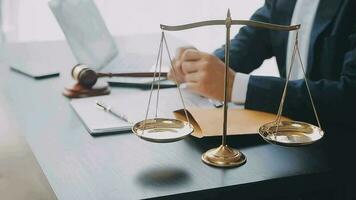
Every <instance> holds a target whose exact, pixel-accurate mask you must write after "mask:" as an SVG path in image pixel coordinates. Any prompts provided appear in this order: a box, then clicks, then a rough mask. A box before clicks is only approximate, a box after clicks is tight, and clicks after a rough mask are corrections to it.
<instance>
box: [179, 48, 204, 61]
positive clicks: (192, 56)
mask: <svg viewBox="0 0 356 200" xmlns="http://www.w3.org/2000/svg"><path fill="white" fill-rule="evenodd" d="M200 58H201V54H200V52H199V51H198V50H196V49H187V50H185V51H184V53H183V54H182V57H181V60H183V61H196V60H199V59H200Z"/></svg>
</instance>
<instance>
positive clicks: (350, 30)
mask: <svg viewBox="0 0 356 200" xmlns="http://www.w3.org/2000/svg"><path fill="white" fill-rule="evenodd" d="M295 2H296V1H295V0H288V1H286V0H266V2H265V5H264V6H263V7H262V8H260V9H258V10H257V11H256V12H255V13H254V14H253V16H252V17H251V19H252V20H258V21H263V22H269V23H275V24H283V25H289V24H290V22H291V18H292V15H293V10H294V6H295ZM287 41H288V32H281V31H271V30H266V29H259V28H254V27H247V26H245V27H243V28H241V29H240V31H239V33H238V34H237V35H236V36H235V37H234V38H233V39H232V40H231V53H230V55H231V57H230V60H231V61H230V62H231V64H230V67H231V68H232V69H234V70H235V71H237V72H243V73H250V72H251V71H253V70H254V69H256V68H258V67H259V66H260V65H261V64H262V62H263V61H264V60H265V59H268V58H271V57H273V56H275V57H276V60H277V64H278V68H279V71H280V74H281V77H282V78H275V77H267V76H251V77H250V80H249V83H248V91H247V96H246V103H245V107H246V108H247V109H255V110H261V111H267V112H273V113H276V112H277V109H278V106H279V103H280V100H281V95H282V91H283V87H284V84H285V79H284V78H285V77H286V48H287ZM355 47H356V1H353V0H320V4H319V7H318V10H317V13H316V17H315V21H314V24H313V29H312V33H311V38H310V46H309V55H308V63H306V64H305V65H307V78H308V80H309V81H308V83H309V86H310V89H311V93H312V96H313V98H314V102H315V104H316V109H317V112H318V114H319V117H320V118H321V125H322V126H323V125H324V128H325V126H328V125H335V124H336V125H340V124H343V123H347V124H350V123H352V122H356V118H355V117H354V116H355V112H356V48H355ZM215 55H216V56H218V57H219V58H220V59H222V60H224V49H223V48H221V49H217V50H216V51H215ZM284 108H285V109H284V113H283V115H285V116H289V117H291V118H293V119H296V120H302V121H307V122H312V123H315V117H314V114H313V112H312V107H311V103H310V100H309V97H308V93H307V90H306V86H305V82H304V81H303V80H296V81H291V82H290V83H289V86H288V94H287V97H286V102H285V107H284Z"/></svg>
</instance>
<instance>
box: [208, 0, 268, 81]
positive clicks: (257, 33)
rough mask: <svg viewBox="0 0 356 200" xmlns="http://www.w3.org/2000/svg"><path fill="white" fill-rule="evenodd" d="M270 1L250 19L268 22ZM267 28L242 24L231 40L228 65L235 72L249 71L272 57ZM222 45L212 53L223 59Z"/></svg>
mask: <svg viewBox="0 0 356 200" xmlns="http://www.w3.org/2000/svg"><path fill="white" fill-rule="evenodd" d="M271 4H272V3H271V1H269V0H266V1H265V4H264V6H263V7H261V8H260V9H258V10H257V11H256V12H255V13H254V14H253V15H252V17H251V20H256V21H262V22H270V14H271V7H272V5H271ZM268 38H269V30H267V29H261V28H255V27H251V26H244V27H242V28H241V29H240V31H239V33H238V34H237V35H236V36H235V37H234V38H233V39H232V40H231V48H230V67H231V68H232V69H233V70H235V71H236V72H241V73H247V74H248V73H250V72H252V71H253V70H254V69H256V68H258V67H259V66H260V65H261V64H262V62H263V61H264V60H265V59H268V58H271V57H272V51H271V49H272V48H271V44H270V42H269V39H268ZM224 48H225V47H224V46H223V47H221V48H219V49H217V50H215V52H214V54H215V55H216V56H217V57H219V58H220V59H221V60H223V61H224V59H225V56H224V54H225V50H224Z"/></svg>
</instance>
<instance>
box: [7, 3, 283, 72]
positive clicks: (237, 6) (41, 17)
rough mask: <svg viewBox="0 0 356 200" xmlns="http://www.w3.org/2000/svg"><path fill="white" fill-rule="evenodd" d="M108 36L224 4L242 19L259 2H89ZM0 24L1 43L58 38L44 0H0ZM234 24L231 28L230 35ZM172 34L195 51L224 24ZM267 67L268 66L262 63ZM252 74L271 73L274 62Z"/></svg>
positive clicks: (217, 11)
mask: <svg viewBox="0 0 356 200" xmlns="http://www.w3.org/2000/svg"><path fill="white" fill-rule="evenodd" d="M73 1H76V0H73ZM94 2H95V3H96V5H97V6H98V8H99V11H100V12H101V14H102V16H103V18H104V20H105V22H106V24H107V26H108V28H109V30H110V32H111V33H112V34H113V35H129V34H130V35H132V34H142V33H158V32H160V29H159V24H160V23H162V24H169V25H175V24H182V23H189V22H194V21H199V20H207V19H224V18H225V16H226V11H227V9H228V8H230V9H231V12H232V17H233V18H234V19H248V18H249V17H250V16H251V14H252V13H253V12H254V11H255V10H256V9H258V8H259V7H261V6H262V5H263V3H264V1H263V0H248V1H246V0H220V1H217V0H94ZM0 3H1V4H0V6H1V26H2V30H3V35H1V38H3V40H6V42H28V41H44V40H64V35H63V33H62V31H61V30H60V28H59V26H58V24H57V22H56V20H55V18H54V16H53V15H52V13H51V11H50V9H49V7H48V0H0ZM239 28H240V27H234V28H233V29H232V36H233V35H235V34H236V33H237V31H238V29H239ZM169 34H174V36H175V37H178V38H180V39H182V40H184V41H187V42H189V43H191V44H192V45H194V46H196V47H197V48H199V49H200V50H203V51H206V52H212V51H213V50H214V49H216V48H218V47H220V46H221V45H222V44H223V43H224V38H225V35H224V28H222V27H209V28H200V29H195V30H188V31H182V32H175V33H169ZM1 38H0V39H1ZM266 65H269V66H268V67H265V66H266ZM256 73H258V74H266V73H267V74H270V75H277V74H278V72H277V71H276V68H275V62H274V60H269V61H267V62H265V64H264V67H263V68H262V69H260V70H259V71H257V72H256Z"/></svg>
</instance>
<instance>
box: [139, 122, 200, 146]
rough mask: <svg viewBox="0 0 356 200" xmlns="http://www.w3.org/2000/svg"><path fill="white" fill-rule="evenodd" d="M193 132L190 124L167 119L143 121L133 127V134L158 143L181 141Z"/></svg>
mask: <svg viewBox="0 0 356 200" xmlns="http://www.w3.org/2000/svg"><path fill="white" fill-rule="evenodd" d="M193 130H194V129H193V126H192V125H191V124H189V123H188V122H185V121H181V120H177V119H166V118H154V119H147V120H143V121H140V122H137V123H136V124H135V125H134V126H133V127H132V132H133V133H134V134H135V135H137V136H138V137H140V138H141V139H144V140H147V141H150V142H157V143H168V142H176V141H179V140H181V139H184V138H185V137H186V136H187V135H190V134H191V133H193Z"/></svg>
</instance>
